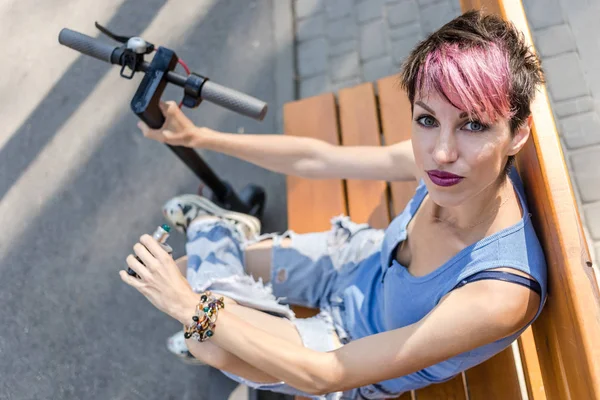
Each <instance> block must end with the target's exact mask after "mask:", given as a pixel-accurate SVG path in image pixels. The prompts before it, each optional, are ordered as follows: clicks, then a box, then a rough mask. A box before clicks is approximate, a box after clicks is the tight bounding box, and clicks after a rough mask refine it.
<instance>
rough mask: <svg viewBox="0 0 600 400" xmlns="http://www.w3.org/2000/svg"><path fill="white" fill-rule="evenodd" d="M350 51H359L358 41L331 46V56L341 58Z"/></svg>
mask: <svg viewBox="0 0 600 400" xmlns="http://www.w3.org/2000/svg"><path fill="white" fill-rule="evenodd" d="M350 51H358V40H348V41H345V42H340V43H335V44H331V43H330V44H329V56H330V57H333V56H339V55H340V54H344V53H348V52H350Z"/></svg>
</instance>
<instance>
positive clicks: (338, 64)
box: [329, 51, 360, 82]
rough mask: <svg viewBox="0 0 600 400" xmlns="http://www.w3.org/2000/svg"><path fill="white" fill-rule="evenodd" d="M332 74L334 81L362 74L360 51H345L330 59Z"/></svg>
mask: <svg viewBox="0 0 600 400" xmlns="http://www.w3.org/2000/svg"><path fill="white" fill-rule="evenodd" d="M329 65H330V76H331V79H332V81H333V82H339V81H343V80H347V79H350V78H355V77H357V76H359V75H360V61H359V58H358V52H357V51H354V52H351V53H345V54H342V55H340V56H336V57H333V58H331V59H330V60H329Z"/></svg>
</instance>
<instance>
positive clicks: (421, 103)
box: [415, 101, 435, 115]
mask: <svg viewBox="0 0 600 400" xmlns="http://www.w3.org/2000/svg"><path fill="white" fill-rule="evenodd" d="M415 104H416V105H418V106H419V107H421V108H424V109H426V110H427V111H429V112H430V113H432V114H433V115H435V111H433V110H432V109H431V108H430V107H429V106H428V105H427V104H425V103H423V102H422V101H415Z"/></svg>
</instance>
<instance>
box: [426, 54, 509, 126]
mask: <svg viewBox="0 0 600 400" xmlns="http://www.w3.org/2000/svg"><path fill="white" fill-rule="evenodd" d="M510 82H511V80H510V67H509V61H508V54H507V52H506V51H503V49H501V48H500V47H499V46H498V45H496V44H494V43H490V44H489V45H488V46H487V47H485V48H484V47H483V46H473V47H469V48H464V47H463V48H461V47H459V45H458V43H444V44H443V45H442V46H440V47H439V48H437V49H435V50H433V51H432V52H431V53H429V54H428V55H427V58H426V59H425V62H424V64H422V65H421V67H420V68H419V72H418V75H417V88H416V89H417V92H418V93H420V94H421V95H422V96H423V95H426V94H427V93H429V92H430V91H431V90H434V91H435V92H437V93H439V94H440V95H442V96H444V97H445V98H446V99H447V100H448V101H449V102H450V103H451V104H452V105H454V106H455V107H456V108H458V109H459V110H462V111H465V112H467V113H468V115H469V117H470V118H472V119H478V120H480V121H481V122H483V123H493V122H494V121H496V120H497V119H498V118H499V117H501V118H507V119H510V118H512V117H513V115H514V110H511V105H510V98H509V93H510Z"/></svg>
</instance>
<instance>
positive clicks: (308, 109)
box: [283, 93, 347, 233]
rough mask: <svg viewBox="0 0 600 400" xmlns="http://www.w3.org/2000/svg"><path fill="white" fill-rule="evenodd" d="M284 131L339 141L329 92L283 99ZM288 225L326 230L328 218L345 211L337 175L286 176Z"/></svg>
mask: <svg viewBox="0 0 600 400" xmlns="http://www.w3.org/2000/svg"><path fill="white" fill-rule="evenodd" d="M283 117H284V132H285V134H286V135H292V136H306V137H313V138H318V139H321V140H325V141H327V142H329V143H332V144H339V135H338V124H337V112H336V104H335V98H334V96H333V94H332V93H326V94H322V95H320V96H316V97H311V98H307V99H303V100H298V101H294V102H291V103H287V104H285V105H284V107H283ZM287 201H288V206H287V210H288V227H289V228H290V229H293V230H294V231H296V232H298V233H308V232H316V231H326V230H329V229H330V228H331V225H330V220H331V218H332V217H334V216H336V215H340V214H346V213H347V210H346V202H345V193H344V185H343V182H342V181H341V180H339V179H323V180H315V179H305V178H300V177H297V176H288V177H287Z"/></svg>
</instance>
